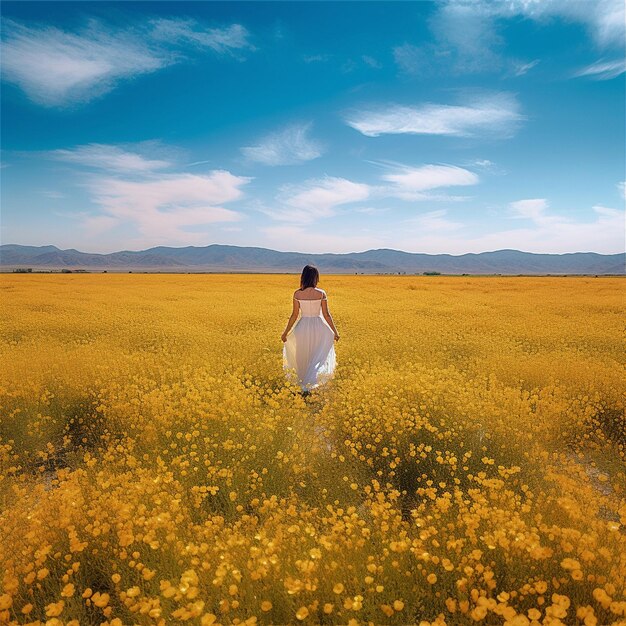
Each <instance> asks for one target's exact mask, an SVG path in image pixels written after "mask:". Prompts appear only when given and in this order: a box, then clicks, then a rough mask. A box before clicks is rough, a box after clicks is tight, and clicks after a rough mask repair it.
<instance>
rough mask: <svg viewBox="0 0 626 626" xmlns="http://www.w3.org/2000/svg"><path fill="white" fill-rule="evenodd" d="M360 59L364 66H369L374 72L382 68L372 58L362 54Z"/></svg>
mask: <svg viewBox="0 0 626 626" xmlns="http://www.w3.org/2000/svg"><path fill="white" fill-rule="evenodd" d="M361 58H362V59H363V62H364V63H365V64H366V65H369V66H370V67H373V68H374V69H376V70H379V69H380V68H381V67H382V66H383V65H382V63H381V62H380V61H378V60H377V59H375V58H374V57H371V56H368V55H367V54H364V55H363V56H362V57H361Z"/></svg>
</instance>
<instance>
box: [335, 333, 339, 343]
mask: <svg viewBox="0 0 626 626" xmlns="http://www.w3.org/2000/svg"><path fill="white" fill-rule="evenodd" d="M335 341H339V333H335Z"/></svg>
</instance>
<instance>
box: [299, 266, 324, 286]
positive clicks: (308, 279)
mask: <svg viewBox="0 0 626 626" xmlns="http://www.w3.org/2000/svg"><path fill="white" fill-rule="evenodd" d="M319 279H320V273H319V272H318V271H317V267H315V265H305V266H304V269H303V270H302V275H301V276H300V289H306V288H307V287H317V283H318V282H319Z"/></svg>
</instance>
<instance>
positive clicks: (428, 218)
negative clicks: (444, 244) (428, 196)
mask: <svg viewBox="0 0 626 626" xmlns="http://www.w3.org/2000/svg"><path fill="white" fill-rule="evenodd" d="M446 214H447V211H446V210H445V209H438V210H436V211H427V212H426V213H421V214H420V215H417V216H415V217H412V218H409V219H407V220H404V222H403V224H404V225H405V228H406V226H409V227H412V228H413V229H414V232H416V233H420V234H424V232H428V233H437V232H442V231H443V232H453V231H455V230H458V229H460V228H462V227H463V223H462V222H455V221H454V220H450V219H446V217H445V216H446Z"/></svg>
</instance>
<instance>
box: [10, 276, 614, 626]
mask: <svg viewBox="0 0 626 626" xmlns="http://www.w3.org/2000/svg"><path fill="white" fill-rule="evenodd" d="M623 284H624V283H623V281H622V280H620V279H617V278H593V277H577V278H573V277H571V278H570V277H567V278H559V277H545V278H523V277H511V278H505V277H480V278H479V277H469V276H468V277H434V276H429V277H426V276H324V277H323V281H322V282H321V283H320V286H321V287H323V288H324V289H326V291H327V293H328V296H329V305H330V311H331V313H332V315H333V317H334V320H335V323H336V325H337V328H338V330H339V332H340V334H341V340H340V341H339V342H338V343H337V344H336V351H337V359H338V367H337V370H336V373H335V377H334V379H333V380H332V381H331V382H330V383H329V384H328V386H327V387H326V388H324V389H323V390H321V391H318V392H316V393H314V394H312V396H311V397H307V398H303V397H301V396H300V395H299V394H298V393H297V388H296V387H294V386H291V385H289V384H286V383H285V379H284V374H283V371H282V342H281V341H280V334H281V332H282V331H283V330H284V327H285V325H286V322H287V318H288V316H289V313H290V311H291V294H292V292H293V290H294V289H296V288H297V286H298V285H297V277H296V276H288V275H268V276H259V275H136V274H133V275H128V274H120V275H115V274H107V275H104V274H100V275H76V274H73V275H45V276H44V275H28V276H8V275H5V276H3V277H2V278H1V280H0V286H1V290H0V298H1V299H2V307H1V316H2V317H1V320H2V321H1V330H2V341H1V344H0V358H1V359H2V380H1V382H0V411H1V414H0V420H1V421H0V498H1V505H2V506H1V511H0V533H1V535H0V561H1V563H2V564H4V568H3V570H4V572H3V574H2V576H3V577H2V581H1V585H2V589H1V590H0V622H1V623H9V624H50V625H53V626H54V625H61V624H68V625H72V626H75V625H78V624H86V625H91V624H107V625H111V626H113V625H116V626H120V625H122V624H129V625H130V624H140V625H149V624H155V625H159V624H160V625H169V624H182V623H188V624H196V625H202V626H209V625H216V624H224V625H226V624H250V625H251V624H297V623H303V624H349V625H350V626H353V625H357V624H398V625H399V624H420V625H421V626H425V625H427V624H437V625H444V624H449V625H452V624H460V625H464V624H490V625H495V624H506V625H507V626H514V625H515V626H524V625H530V624H533V625H537V624H551V625H556V624H566V625H574V624H576V625H577V624H581V625H582V624H584V625H585V626H593V625H594V624H597V625H607V624H614V625H617V624H622V625H623V624H626V595H625V593H626V588H625V587H626V583H625V581H626V500H625V498H626V470H625V467H626V466H625V460H626V458H625V457H626V448H625V446H626V435H625V432H626V423H625V420H624V406H625V395H624V391H625V390H626V378H625V376H624V353H623V339H624V337H623V332H624V319H623V312H624V311H623V304H624V300H623V291H622V289H623Z"/></svg>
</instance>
